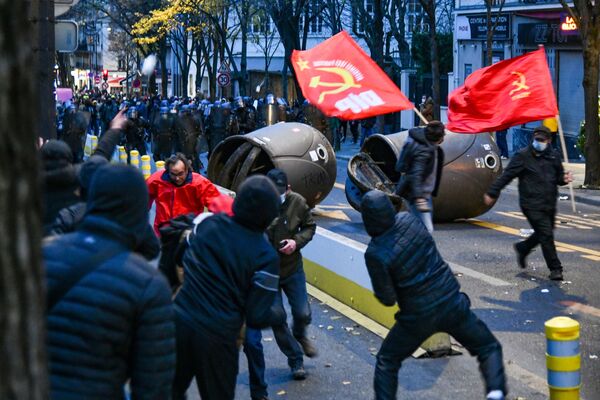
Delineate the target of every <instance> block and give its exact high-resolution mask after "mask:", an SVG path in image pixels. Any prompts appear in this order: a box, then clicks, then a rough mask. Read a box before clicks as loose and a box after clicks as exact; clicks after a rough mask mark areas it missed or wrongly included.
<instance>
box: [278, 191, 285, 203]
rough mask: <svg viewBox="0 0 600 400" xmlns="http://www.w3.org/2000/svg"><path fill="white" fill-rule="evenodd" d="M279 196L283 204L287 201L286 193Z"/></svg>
mask: <svg viewBox="0 0 600 400" xmlns="http://www.w3.org/2000/svg"><path fill="white" fill-rule="evenodd" d="M279 198H280V199H281V204H283V203H284V202H285V193H284V194H282V195H280V196H279Z"/></svg>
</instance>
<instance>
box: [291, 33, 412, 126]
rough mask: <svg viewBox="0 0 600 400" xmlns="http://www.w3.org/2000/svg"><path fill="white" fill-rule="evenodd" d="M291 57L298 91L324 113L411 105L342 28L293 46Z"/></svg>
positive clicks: (361, 113)
mask: <svg viewBox="0 0 600 400" xmlns="http://www.w3.org/2000/svg"><path fill="white" fill-rule="evenodd" d="M291 61H292V65H293V66H294V70H295V71H296V77H297V79H298V83H299V84H300V88H301V89H302V94H303V95H304V97H306V98H307V99H308V100H309V101H310V102H311V103H312V104H314V105H316V106H317V108H319V110H321V111H322V112H323V113H324V114H325V115H327V116H330V117H340V118H342V119H346V120H348V119H360V118H366V117H370V116H373V115H381V114H387V113H390V112H393V111H400V110H406V109H412V108H413V107H414V105H413V104H412V103H411V102H410V101H409V100H408V99H407V98H406V96H404V94H402V92H401V91H400V89H398V87H397V86H396V85H395V84H394V82H392V81H391V79H390V78H388V76H387V75H386V73H385V72H383V71H382V70H381V68H379V66H377V64H376V63H375V61H373V60H372V59H371V58H370V57H369V56H368V55H367V54H366V53H365V52H364V51H363V50H362V49H361V48H360V46H359V45H358V44H357V43H356V42H355V41H354V40H353V39H352V38H351V37H350V35H348V33H347V32H345V31H342V32H340V33H338V34H337V35H335V36H333V37H331V38H329V39H327V40H326V41H324V42H323V43H321V44H319V45H318V46H316V47H313V48H312V49H310V50H306V51H298V50H294V52H293V53H292V58H291Z"/></svg>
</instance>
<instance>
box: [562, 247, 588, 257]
mask: <svg viewBox="0 0 600 400" xmlns="http://www.w3.org/2000/svg"><path fill="white" fill-rule="evenodd" d="M556 251H560V252H561V253H575V250H571V249H566V248H564V247H560V246H556ZM582 257H585V256H582Z"/></svg>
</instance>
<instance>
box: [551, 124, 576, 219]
mask: <svg viewBox="0 0 600 400" xmlns="http://www.w3.org/2000/svg"><path fill="white" fill-rule="evenodd" d="M556 122H558V136H559V137H560V147H562V153H563V158H564V159H565V164H568V163H569V158H568V156H567V146H566V144H565V134H564V132H563V128H562V123H561V122H560V114H556ZM569 194H570V195H571V207H572V208H573V213H576V212H577V209H576V208H575V192H574V191H573V182H569Z"/></svg>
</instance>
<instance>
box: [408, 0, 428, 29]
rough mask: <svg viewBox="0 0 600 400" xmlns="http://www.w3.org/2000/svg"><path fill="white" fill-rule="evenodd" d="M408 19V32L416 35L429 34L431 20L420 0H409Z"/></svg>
mask: <svg viewBox="0 0 600 400" xmlns="http://www.w3.org/2000/svg"><path fill="white" fill-rule="evenodd" d="M406 15H407V19H408V21H407V22H408V31H409V32H414V33H426V32H429V23H428V21H429V19H428V18H427V15H426V14H425V12H424V11H423V7H422V6H421V3H419V0H409V1H408V9H407V12H406Z"/></svg>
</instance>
